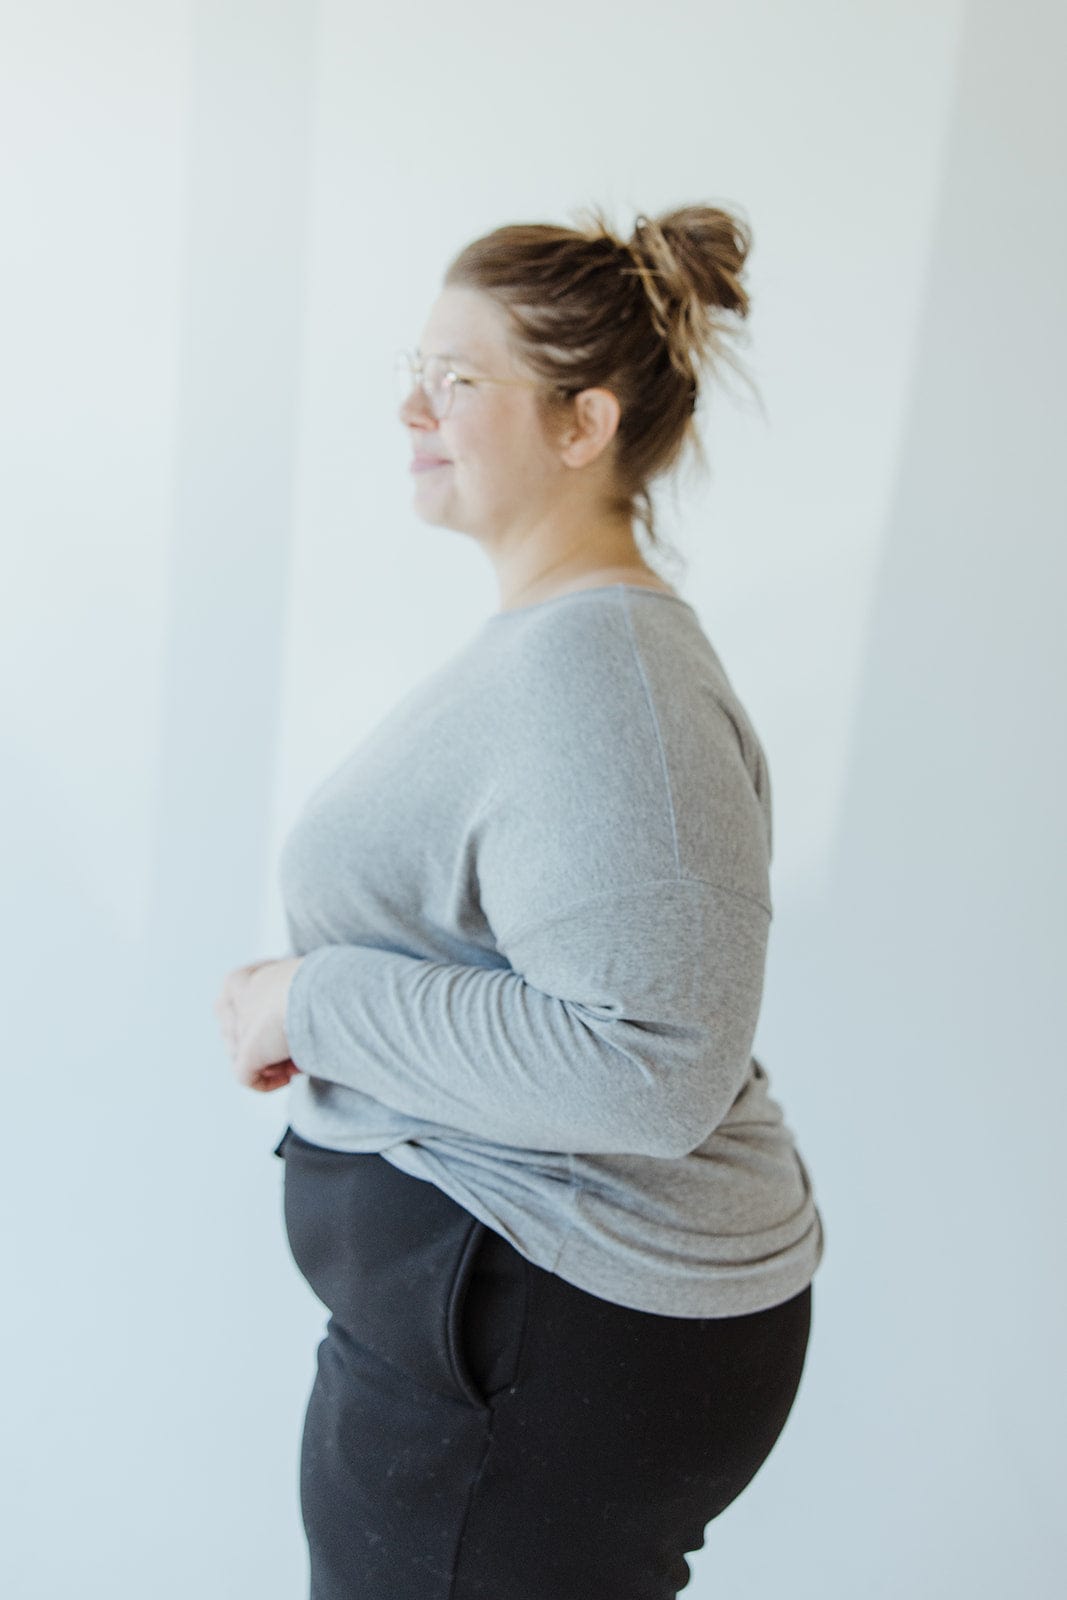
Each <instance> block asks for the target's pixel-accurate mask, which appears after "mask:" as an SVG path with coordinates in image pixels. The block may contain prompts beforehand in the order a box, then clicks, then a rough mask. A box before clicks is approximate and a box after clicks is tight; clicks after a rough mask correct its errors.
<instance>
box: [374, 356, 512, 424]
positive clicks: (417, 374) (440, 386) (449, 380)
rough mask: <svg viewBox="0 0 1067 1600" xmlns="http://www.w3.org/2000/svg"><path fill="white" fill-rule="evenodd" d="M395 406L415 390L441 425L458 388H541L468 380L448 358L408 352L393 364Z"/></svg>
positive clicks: (506, 381)
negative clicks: (494, 385) (486, 385)
mask: <svg viewBox="0 0 1067 1600" xmlns="http://www.w3.org/2000/svg"><path fill="white" fill-rule="evenodd" d="M393 374H394V385H395V392H396V403H397V405H398V406H402V405H404V404H405V402H406V401H407V399H408V396H409V395H410V394H411V391H412V389H414V388H416V387H418V388H420V389H421V390H422V392H423V393H424V394H425V396H426V398H427V400H428V401H429V403H430V410H431V411H432V412H433V414H434V416H435V417H436V418H437V420H438V422H442V421H443V420H444V418H445V417H447V416H448V413H449V412H450V411H451V409H452V396H453V395H454V394H455V392H456V390H457V388H459V386H460V384H463V386H464V387H465V388H472V389H473V388H476V387H477V385H478V384H480V383H502V384H507V385H508V386H509V387H510V388H516V389H538V388H540V384H539V383H538V382H536V380H534V379H530V378H468V377H464V376H463V375H462V374H461V373H459V372H457V371H456V369H455V367H454V366H453V365H452V363H451V361H449V359H448V357H447V356H426V357H425V359H423V358H422V357H420V356H418V355H415V354H413V353H411V352H410V351H408V350H398V351H397V352H396V356H395V358H394V361H393Z"/></svg>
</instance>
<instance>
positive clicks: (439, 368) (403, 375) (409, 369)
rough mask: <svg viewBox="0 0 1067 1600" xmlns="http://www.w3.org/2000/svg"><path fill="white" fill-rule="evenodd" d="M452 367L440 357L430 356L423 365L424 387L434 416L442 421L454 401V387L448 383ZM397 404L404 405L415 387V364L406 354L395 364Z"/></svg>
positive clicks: (399, 356)
mask: <svg viewBox="0 0 1067 1600" xmlns="http://www.w3.org/2000/svg"><path fill="white" fill-rule="evenodd" d="M451 370H452V369H451V366H450V365H449V363H448V362H447V361H445V360H443V359H442V358H441V357H440V356H429V357H428V358H427V359H426V360H425V361H424V362H423V364H422V386H423V388H424V389H425V391H426V394H427V396H428V397H429V401H430V407H431V409H432V411H433V414H434V416H435V417H436V418H437V419H438V421H440V419H441V418H442V417H444V416H445V415H446V414H447V412H448V407H449V404H450V402H451V399H452V385H451V384H450V383H446V382H445V379H446V378H447V376H448V374H449V372H450V371H451ZM394 371H395V379H396V403H397V405H398V406H401V405H403V404H404V402H405V401H406V400H407V399H408V397H409V395H410V394H411V391H412V389H413V388H414V387H415V382H416V377H415V363H414V362H413V361H412V359H411V357H410V356H409V355H406V354H403V353H401V354H399V355H398V356H397V358H396V363H395V368H394Z"/></svg>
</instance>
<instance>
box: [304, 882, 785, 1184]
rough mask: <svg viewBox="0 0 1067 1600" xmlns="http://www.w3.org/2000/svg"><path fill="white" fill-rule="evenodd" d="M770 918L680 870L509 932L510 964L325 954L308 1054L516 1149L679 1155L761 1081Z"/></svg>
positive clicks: (314, 968)
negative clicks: (752, 1071) (755, 1062)
mask: <svg viewBox="0 0 1067 1600" xmlns="http://www.w3.org/2000/svg"><path fill="white" fill-rule="evenodd" d="M769 922H770V912H769V910H768V908H767V907H766V906H765V905H764V904H763V903H762V902H761V901H759V900H757V899H756V898H754V897H751V896H749V895H747V894H742V893H738V892H736V891H735V890H733V889H724V888H721V887H718V886H717V885H714V884H711V883H708V882H706V881H704V880H703V879H699V878H692V877H682V876H676V877H660V878H656V879H649V880H647V881H644V882H642V883H640V884H638V885H636V886H634V885H631V886H629V887H627V888H625V889H614V890H611V891H607V892H604V893H601V894H595V895H586V896H584V897H583V898H582V899H580V900H579V901H577V902H576V903H573V904H569V905H567V906H565V907H561V908H560V909H559V910H558V911H557V912H556V913H554V914H553V915H551V916H550V917H545V916H540V917H539V918H538V920H536V921H534V922H528V923H526V924H525V925H521V926H516V928H515V929H514V930H513V931H507V930H504V931H501V932H499V933H498V935H497V946H498V948H499V950H500V953H501V955H502V957H503V958H504V959H506V960H507V962H508V963H509V966H508V967H501V968H491V967H483V966H467V965H458V964H455V963H451V962H444V961H437V960H425V959H422V958H420V957H417V956H413V955H409V954H406V953H403V952H399V951H396V950H385V949H380V948H372V947H371V946H369V945H367V946H364V945H358V944H334V945H324V946H320V947H319V948H317V949H314V950H312V951H311V952H310V953H309V954H308V955H307V956H306V957H305V958H304V960H303V962H302V963H301V965H300V967H299V968H298V969H297V972H296V975H295V977H294V980H293V983H292V985H291V987H290V991H289V1001H288V1006H287V1016H286V1030H287V1033H288V1038H289V1045H290V1053H291V1055H292V1058H293V1060H294V1061H295V1062H296V1064H297V1066H298V1067H300V1068H301V1069H302V1070H303V1071H304V1072H307V1073H310V1074H312V1075H314V1076H316V1077H320V1078H323V1079H326V1080H328V1081H329V1082H332V1083H336V1084H343V1085H346V1086H348V1087H349V1088H352V1089H355V1090H358V1091H361V1092H362V1093H364V1094H367V1095H370V1096H372V1097H374V1098H375V1099H377V1100H379V1101H381V1102H382V1103H384V1104H385V1105H387V1106H392V1107H393V1108H395V1109H396V1110H398V1111H401V1112H404V1113H407V1114H408V1115H410V1116H413V1117H420V1118H425V1119H428V1120H431V1121H434V1122H439V1123H442V1124H445V1125H447V1126H450V1127H454V1128H457V1129H461V1130H464V1131H467V1132H470V1133H474V1134H476V1135H479V1136H481V1137H483V1138H488V1139H493V1140H496V1141H498V1142H500V1143H502V1144H508V1145H516V1146H520V1147H522V1148H525V1149H536V1150H542V1149H543V1150H551V1151H563V1152H567V1151H573V1152H579V1151H581V1152H614V1153H623V1152H626V1153H634V1154H645V1155H652V1156H664V1157H677V1156H680V1155H684V1154H686V1153H688V1152H689V1151H691V1150H693V1149H695V1148H696V1147H697V1146H698V1145H700V1144H701V1143H703V1141H704V1140H705V1139H706V1137H707V1135H708V1134H709V1133H710V1132H711V1131H712V1129H713V1128H715V1127H716V1126H717V1125H718V1123H719V1122H720V1121H721V1120H722V1118H723V1117H724V1116H725V1115H726V1113H727V1111H728V1110H729V1108H730V1106H731V1104H732V1103H733V1101H734V1099H735V1098H736V1096H737V1094H738V1092H739V1090H740V1089H741V1087H742V1085H743V1082H744V1080H745V1076H746V1073H747V1070H748V1066H749V1051H750V1047H751V1043H752V1039H753V1035H754V1033H755V1028H756V1022H757V1018H758V1014H759V1005H760V998H761V993H762V987H763V974H764V959H765V953H766V943H767V936H768V928H769Z"/></svg>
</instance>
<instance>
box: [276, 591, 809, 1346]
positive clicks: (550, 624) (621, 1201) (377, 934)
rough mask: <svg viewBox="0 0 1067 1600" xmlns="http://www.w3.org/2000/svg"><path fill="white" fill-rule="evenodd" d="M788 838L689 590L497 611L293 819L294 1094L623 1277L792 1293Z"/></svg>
mask: <svg viewBox="0 0 1067 1600" xmlns="http://www.w3.org/2000/svg"><path fill="white" fill-rule="evenodd" d="M770 854H771V801H770V783H769V778H768V771H767V763H766V760H765V757H764V753H763V750H762V748H761V746H760V742H759V739H758V737H757V735H756V733H755V731H754V729H753V727H752V724H751V723H750V722H749V719H748V717H747V715H746V714H745V711H744V709H743V708H742V706H741V704H740V702H739V701H738V699H737V697H736V695H735V694H734V692H733V689H732V687H731V685H730V683H729V681H728V679H727V677H726V674H725V672H724V670H723V667H722V664H721V663H720V661H719V658H718V656H717V655H716V653H715V651H714V649H713V648H712V646H711V644H710V642H709V640H708V638H707V636H706V635H705V633H704V631H703V629H702V627H701V625H700V622H699V620H698V618H697V615H696V612H695V611H694V610H693V608H692V607H691V606H690V605H689V604H688V603H687V602H686V601H684V600H681V599H679V598H678V597H676V596H674V595H671V594H667V593H665V592H663V591H657V590H653V589H645V588H641V587H640V586H639V585H635V584H624V583H615V584H611V585H610V586H605V587H602V588H597V589H585V590H579V591H575V592H573V593H571V594H567V595H561V596H557V597H556V598H555V599H552V600H547V601H542V602H541V603H539V604H536V605H530V606H525V607H523V608H521V609H518V610H513V611H504V612H497V613H494V614H493V615H491V616H489V617H488V618H487V619H486V621H485V622H484V623H483V624H482V626H481V627H480V628H479V629H478V630H477V631H476V632H475V633H474V634H473V636H472V637H471V638H469V639H468V641H467V642H466V643H465V644H464V645H463V646H462V647H461V648H460V649H459V650H458V651H456V652H455V653H454V654H452V655H451V656H450V657H449V658H448V659H447V660H446V661H445V662H444V664H443V665H442V666H440V667H439V668H437V669H436V670H435V671H434V672H432V673H431V674H430V675H429V676H428V677H427V678H425V679H423V680H422V681H420V682H419V683H418V684H417V685H416V686H415V687H414V688H413V689H411V690H410V691H409V692H408V693H407V694H406V695H404V696H403V697H402V699H401V700H400V701H399V702H398V704H397V705H396V706H395V707H394V708H393V709H392V710H391V711H390V712H389V713H388V714H387V715H386V716H385V717H384V718H383V719H382V720H381V721H380V722H379V723H378V724H377V726H376V727H374V728H373V729H372V731H371V732H370V734H369V736H368V737H366V738H365V739H363V740H362V742H361V743H360V744H359V745H358V746H357V748H356V749H355V750H354V751H353V752H352V753H351V754H350V755H349V756H348V757H347V758H346V759H345V760H344V761H343V762H342V763H341V765H340V766H339V767H338V768H337V769H336V770H335V771H334V772H333V773H332V774H331V775H330V776H329V777H327V778H326V780H325V781H324V782H323V783H322V784H321V785H320V786H319V787H318V789H317V790H315V791H314V792H313V793H312V795H311V797H310V799H309V800H308V802H307V804H306V805H305V807H304V809H303V811H302V812H301V814H300V815H299V816H298V818H297V819H296V822H295V824H294V826H293V828H292V830H291V832H290V833H289V835H288V837H287V838H286V840H285V842H284V846H283V849H282V853H281V858H280V863H279V873H280V884H281V890H282V898H283V905H284V907H285V915H286V920H287V925H288V930H289V936H290V940H291V945H292V953H293V954H294V955H302V956H305V960H304V961H302V963H301V964H300V966H299V967H298V968H297V971H296V975H295V977H294V979H293V982H292V986H291V988H290V991H289V1000H288V1004H287V1008H286V1012H287V1014H286V1031H287V1034H288V1038H289V1046H290V1053H291V1055H292V1059H293V1060H294V1062H295V1063H296V1065H297V1066H298V1067H300V1068H301V1069H302V1070H301V1073H300V1074H298V1075H297V1076H295V1077H294V1078H293V1079H292V1083H291V1086H290V1089H289V1091H288V1093H289V1104H288V1113H289V1116H288V1120H289V1122H290V1124H291V1126H292V1127H293V1128H294V1130H295V1131H296V1132H297V1133H298V1134H300V1135H301V1136H302V1137H303V1138H305V1139H309V1140H311V1141H312V1142H313V1143H315V1144H321V1145H326V1146H329V1147H331V1148H333V1149H337V1150H351V1151H379V1152H380V1153H381V1155H382V1156H383V1157H384V1158H385V1159H386V1160H387V1161H390V1162H392V1163H393V1165H394V1166H396V1167H398V1168H400V1169H402V1170H403V1171H404V1172H407V1173H410V1174H412V1175H413V1176H415V1177H418V1178H422V1179H426V1180H428V1181H429V1182H431V1183H435V1184H437V1185H438V1187H439V1188H441V1189H442V1190H444V1192H445V1193H446V1194H448V1195H451V1196H452V1198H453V1199H454V1200H456V1201H457V1202H458V1203H459V1204H460V1205H461V1206H463V1207H465V1208H466V1209H467V1210H468V1211H469V1212H470V1213H471V1214H472V1215H473V1216H475V1217H478V1218H480V1219H481V1221H483V1222H485V1223H486V1224H487V1225H488V1226H489V1227H491V1228H494V1229H495V1230H496V1231H497V1232H498V1233H500V1234H502V1235H503V1236H504V1237H505V1238H506V1239H508V1240H510V1242H511V1243H512V1245H514V1247H515V1248H516V1249H517V1250H519V1251H520V1252H521V1253H522V1254H523V1255H525V1256H526V1257H527V1258H528V1259H529V1260H531V1261H533V1262H535V1263H536V1264H537V1265H538V1266H540V1267H543V1268H545V1269H546V1270H547V1271H550V1272H555V1273H558V1274H560V1276H562V1277H563V1278H565V1279H567V1280H568V1281H569V1282H570V1283H573V1284H576V1285H577V1286H578V1287H580V1288H582V1289H585V1290H587V1291H589V1292H590V1293H592V1294H595V1295H599V1296H601V1297H602V1298H604V1299H607V1300H613V1301H617V1302H618V1303H620V1304H622V1305H626V1306H631V1307H635V1308H637V1309H639V1310H645V1311H653V1312H660V1313H669V1314H672V1315H675V1316H701V1317H716V1316H732V1315H735V1314H738V1313H742V1312H749V1311H757V1310H760V1309H762V1308H764V1307H766V1306H772V1305H776V1304H777V1303H779V1302H780V1301H782V1300H786V1299H788V1298H789V1297H790V1296H792V1295H794V1294H796V1293H798V1292H799V1291H800V1290H801V1289H803V1288H804V1287H805V1286H806V1285H807V1284H808V1283H809V1282H810V1280H811V1278H812V1275H813V1274H814V1272H815V1268H816V1266H817V1265H818V1262H819V1259H820V1256H821V1254H822V1247H823V1234H822V1226H821V1222H820V1217H819V1213H818V1211H817V1209H816V1206H815V1201H814V1198H813V1193H812V1188H811V1184H810V1181H809V1177H808V1173H807V1170H806V1168H805V1166H804V1164H803V1162H802V1160H801V1159H800V1156H799V1155H798V1153H797V1151H796V1148H795V1146H794V1143H793V1139H792V1137H791V1134H790V1131H789V1129H788V1127H787V1126H786V1124H785V1123H784V1121H783V1116H782V1111H781V1109H780V1107H779V1105H778V1104H777V1102H776V1101H775V1100H774V1099H772V1098H771V1096H770V1094H769V1092H768V1077H767V1074H766V1072H765V1071H764V1069H763V1067H762V1065H761V1064H760V1063H759V1062H758V1061H757V1060H756V1059H755V1057H754V1056H752V1055H751V1054H750V1051H751V1045H752V1040H753V1036H754V1034H755V1030H756V1022H757V1018H758V1015H759V1008H760V1000H761V995H762V990H763V977H764V964H765V957H766V947H767V939H768V932H769V928H770V922H771V901H770V889H769V863H770Z"/></svg>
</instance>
